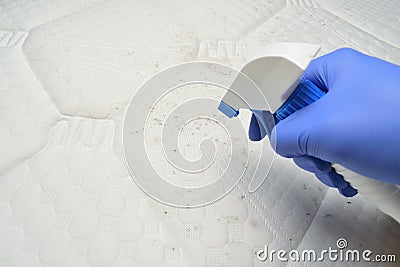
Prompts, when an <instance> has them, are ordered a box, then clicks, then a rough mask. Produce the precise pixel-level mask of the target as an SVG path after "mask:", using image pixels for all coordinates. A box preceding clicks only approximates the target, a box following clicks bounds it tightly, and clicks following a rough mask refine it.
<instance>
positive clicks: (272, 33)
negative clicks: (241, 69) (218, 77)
mask: <svg viewBox="0 0 400 267" xmlns="http://www.w3.org/2000/svg"><path fill="white" fill-rule="evenodd" d="M399 12H400V1H375V0H368V1H355V0H347V1H345V0H340V1H333V0H319V1H316V0H315V1H313V0H304V1H303V0H287V1H284V0H274V1H269V0H256V1H251V2H250V1H228V0H221V1H211V0H206V1H199V2H189V1H184V0H176V1H173V2H167V1H161V0H155V1H145V0H138V1H128V0H125V1H124V0H119V1H106V0H89V1H78V0H73V1H61V0H31V1H25V0H21V1H16V0H4V1H0V59H1V60H0V151H1V153H0V175H1V177H0V266H149V267H150V266H163V267H167V266H269V265H270V264H271V263H270V262H268V261H266V262H262V261H260V260H259V259H258V258H257V255H256V254H257V252H258V251H259V250H260V249H263V248H264V247H265V246H268V247H269V248H270V249H275V250H280V249H284V250H287V251H290V250H295V249H297V250H306V249H315V250H316V251H321V250H322V249H324V248H326V249H327V248H328V247H329V246H331V247H335V246H336V241H337V240H338V239H340V238H345V239H346V241H347V242H348V247H349V248H352V249H360V250H361V249H369V250H371V251H373V252H374V253H375V254H378V253H382V254H396V253H398V252H399V251H400V225H399V224H398V223H396V222H395V221H394V220H393V219H392V218H390V217H389V216H387V215H385V214H384V213H382V212H381V211H379V210H378V209H377V208H375V207H374V206H373V205H371V204H369V203H368V202H367V201H366V200H365V199H364V198H363V197H362V196H361V195H358V196H356V197H354V198H344V197H342V196H340V195H339V194H338V193H337V191H336V190H333V189H327V188H326V187H325V186H324V185H323V184H321V183H320V182H319V181H318V180H317V179H316V178H314V177H313V175H312V174H310V173H307V172H305V171H302V170H300V169H299V168H298V167H296V166H295V165H294V163H293V162H292V161H291V160H289V159H284V158H281V157H278V156H277V157H276V158H275V159H274V163H273V164H272V167H271V170H270V174H269V176H268V179H267V180H266V181H265V182H264V183H263V184H262V186H261V187H260V188H259V189H258V190H257V191H256V192H254V193H249V192H248V190H247V186H248V184H249V179H246V177H244V178H243V179H241V180H240V181H239V183H238V184H237V185H236V186H235V187H234V188H233V190H232V191H231V192H229V194H227V195H226V196H225V197H224V198H222V199H221V200H219V201H216V202H214V203H212V204H210V205H206V206H203V207H200V208H195V209H182V208H176V207H171V206H168V205H164V204H161V203H159V202H157V201H155V200H153V199H152V198H150V197H149V196H148V195H146V194H145V193H144V192H143V191H142V190H141V189H140V188H139V186H138V185H137V184H136V183H135V181H134V179H132V177H131V174H130V173H129V171H128V168H127V166H126V164H125V160H124V153H123V142H122V131H123V120H124V115H125V111H126V109H127V107H128V105H129V103H130V101H131V99H132V97H134V96H135V93H136V92H137V91H138V90H139V88H140V87H141V85H142V84H143V83H144V82H145V81H147V80H148V79H150V78H151V77H152V76H153V75H154V74H156V73H158V72H159V71H161V70H162V69H165V68H167V67H170V66H174V65H177V64H180V63H185V62H189V61H195V60H208V61H213V62H218V63H223V64H225V65H228V66H233V67H234V66H237V64H238V63H239V62H241V61H242V60H243V55H244V54H246V53H248V52H249V51H254V50H257V48H258V47H261V46H264V45H267V44H271V43H276V42H282V41H284V42H308V43H316V44H320V45H321V47H322V49H321V51H320V55H322V54H325V53H328V52H330V51H333V50H335V49H337V48H340V47H344V46H346V47H352V48H355V49H357V50H359V51H361V52H364V53H367V54H370V55H374V56H376V57H379V58H382V59H385V60H388V61H391V62H393V63H396V64H400V49H399V46H400V16H399V15H398V14H399ZM222 95H223V91H221V89H220V88H218V87H213V86H208V87H207V88H198V87H196V86H195V85H193V86H186V87H182V88H179V89H177V90H174V91H173V92H172V93H171V94H169V95H166V96H165V97H164V100H162V101H160V102H159V103H157V105H155V106H154V109H153V110H152V113H151V114H150V115H149V118H150V119H149V123H148V125H147V126H146V127H147V128H146V131H145V133H146V135H145V138H144V139H145V142H146V148H147V152H148V157H149V159H150V160H151V161H152V164H154V168H155V169H157V170H158V171H159V172H161V173H164V174H165V173H166V174H168V175H167V176H168V179H171V181H178V180H179V179H181V178H182V177H184V175H183V174H182V173H180V172H179V170H176V169H174V167H173V166H171V165H170V164H168V162H166V161H165V158H163V157H162V153H160V151H161V150H160V149H162V139H161V137H160V134H159V130H160V128H161V126H162V122H163V120H164V119H165V116H167V115H168V114H169V112H170V111H171V110H174V109H176V108H177V107H178V106H179V105H180V104H182V103H184V102H185V101H188V100H192V99H197V98H209V99H212V100H213V101H218V99H220V98H221V97H222ZM210 110H212V111H210V112H211V114H212V115H215V116H220V114H218V111H217V110H216V108H215V107H214V106H212V104H211V105H210ZM214 110H215V111H214ZM189 111H190V112H193V114H195V115H197V116H199V119H198V120H197V121H194V122H193V123H192V124H188V125H187V127H185V128H184V129H183V130H182V131H181V133H180V136H179V138H180V145H181V146H180V149H181V151H180V152H181V153H182V154H183V155H184V156H185V157H187V158H188V159H190V160H196V159H198V158H199V157H200V156H201V151H200V149H199V147H200V143H201V142H202V140H204V139H205V138H210V135H212V137H211V140H213V142H214V144H215V147H216V149H218V151H219V153H218V155H219V156H218V157H216V158H215V164H214V165H212V166H211V168H209V169H208V170H207V172H204V173H202V174H200V175H199V176H196V179H198V180H196V182H199V181H201V182H204V183H207V182H210V181H212V179H214V178H218V176H219V174H220V172H221V168H223V167H224V166H225V165H226V159H227V158H229V157H233V155H230V153H229V152H230V150H229V146H228V145H227V143H228V142H229V141H232V140H234V141H235V142H236V143H238V144H239V145H240V148H243V149H244V150H246V151H247V153H248V155H249V160H246V158H245V157H241V156H235V157H234V158H235V159H234V160H235V162H236V163H237V164H236V165H235V168H234V170H231V171H232V176H235V175H237V173H239V172H241V171H242V170H243V168H247V169H254V168H256V167H257V166H256V163H257V162H256V160H255V159H257V155H258V154H259V153H260V151H261V150H262V149H265V150H266V154H265V155H264V157H265V158H263V159H265V160H264V161H262V163H261V164H267V162H268V160H269V159H270V157H271V155H273V152H272V150H271V149H269V148H268V147H267V148H266V147H265V143H264V146H263V143H262V142H261V143H254V142H250V141H247V136H246V134H247V133H246V131H247V129H246V125H248V120H249V115H250V114H249V113H248V112H247V113H246V112H243V114H241V115H240V120H241V123H242V124H243V125H244V126H243V127H242V128H241V130H240V131H238V132H229V134H228V135H227V134H226V132H225V131H223V130H222V128H221V127H220V125H218V123H215V121H207V120H204V119H202V117H201V116H202V111H201V110H194V111H193V110H190V109H189ZM196 112H197V113H196ZM212 112H214V113H212ZM175 114H176V115H177V116H179V112H178V113H175ZM220 120H223V119H222V118H221V119H220ZM189 182H190V181H189ZM397 257H398V259H397V260H398V261H399V260H400V258H399V257H400V255H399V254H397ZM273 263H274V264H276V265H277V266H286V265H289V266H299V265H304V266H309V265H312V264H314V265H315V266H354V265H359V266H364V265H365V262H359V263H357V262H329V263H327V264H325V263H321V262H315V263H309V262H301V263H299V262H296V263H293V262H289V263H287V262H278V261H275V262H273ZM324 264H325V265H324ZM397 264H398V263H397ZM391 265H392V266H396V263H385V266H391ZM371 266H379V263H376V262H375V263H371Z"/></svg>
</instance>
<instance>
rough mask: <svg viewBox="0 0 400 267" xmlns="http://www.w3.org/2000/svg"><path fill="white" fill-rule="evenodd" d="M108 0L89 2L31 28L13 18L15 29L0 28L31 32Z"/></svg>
mask: <svg viewBox="0 0 400 267" xmlns="http://www.w3.org/2000/svg"><path fill="white" fill-rule="evenodd" d="M108 1H109V0H103V1H100V2H97V1H93V3H91V4H89V5H88V6H84V7H81V8H79V9H77V10H72V11H71V12H69V13H67V14H64V15H62V16H60V17H55V18H51V19H50V20H48V21H45V22H43V23H40V24H38V25H35V26H33V27H31V28H29V27H28V28H20V27H19V26H18V21H15V20H14V19H11V21H12V23H13V25H14V26H16V28H15V29H11V28H10V29H8V30H7V29H3V28H1V29H0V30H5V31H27V32H29V31H31V30H33V29H35V28H37V27H40V26H42V25H45V24H49V23H51V22H53V21H54V20H56V19H60V18H64V17H66V16H69V15H71V14H74V13H79V12H81V11H83V10H86V9H90V8H93V7H95V6H97V5H98V4H102V3H104V2H108ZM8 2H10V1H8ZM6 13H7V14H9V12H8V9H6Z"/></svg>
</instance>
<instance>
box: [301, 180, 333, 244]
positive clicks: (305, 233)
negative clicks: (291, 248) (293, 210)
mask: <svg viewBox="0 0 400 267" xmlns="http://www.w3.org/2000/svg"><path fill="white" fill-rule="evenodd" d="M328 191H329V188H328V190H326V191H325V194H324V196H323V197H322V200H321V203H320V204H319V206H318V208H317V210H316V211H315V213H314V216H313V217H312V218H311V220H310V224H309V225H308V227H307V229H305V231H304V234H303V236H302V237H301V239H300V241H299V243H298V244H297V247H296V249H297V250H298V249H299V247H300V245H301V244H302V243H303V240H304V237H306V235H307V233H308V230H309V229H310V227H311V225H312V223H313V222H314V218H315V217H316V216H317V214H318V212H319V210H320V209H321V207H322V203H323V202H324V200H325V198H326V196H327V195H328Z"/></svg>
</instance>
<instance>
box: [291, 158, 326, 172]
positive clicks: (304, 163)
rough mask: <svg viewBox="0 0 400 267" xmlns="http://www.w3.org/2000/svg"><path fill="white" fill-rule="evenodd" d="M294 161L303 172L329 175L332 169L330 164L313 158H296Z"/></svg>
mask: <svg viewBox="0 0 400 267" xmlns="http://www.w3.org/2000/svg"><path fill="white" fill-rule="evenodd" d="M293 161H294V163H296V165H297V166H299V167H300V168H302V169H303V170H306V171H309V172H312V173H329V172H330V171H331V169H332V167H331V164H330V163H329V162H326V161H323V160H321V159H318V158H315V157H311V156H300V157H294V158H293Z"/></svg>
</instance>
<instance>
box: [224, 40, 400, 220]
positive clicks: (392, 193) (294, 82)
mask: <svg viewBox="0 0 400 267" xmlns="http://www.w3.org/2000/svg"><path fill="white" fill-rule="evenodd" d="M319 50H320V46H319V45H314V44H306V43H278V44H274V45H270V46H267V47H264V48H263V49H262V50H260V51H258V52H257V53H256V54H254V55H252V56H250V57H248V59H247V60H246V63H245V64H244V65H243V67H242V68H241V70H240V73H241V74H243V75H244V76H247V77H248V78H249V79H251V80H252V81H253V82H254V83H255V85H256V86H257V87H258V89H259V91H258V92H254V91H251V90H248V88H245V87H243V86H241V84H243V81H241V79H243V78H242V77H241V76H240V75H239V76H238V77H237V79H236V80H235V81H234V82H233V84H232V86H231V88H229V90H228V91H227V92H226V94H225V95H224V97H223V98H222V100H221V103H220V105H219V107H218V109H219V110H220V111H221V112H223V113H224V114H225V115H226V116H228V117H229V118H233V117H236V116H237V115H238V114H239V109H242V108H245V109H250V110H253V111H254V110H263V111H267V112H270V114H271V116H269V117H268V118H267V120H268V119H270V120H273V121H272V123H268V122H267V123H265V124H264V125H260V126H262V127H260V128H261V129H260V130H261V131H262V132H261V134H262V135H264V136H265V135H267V134H269V133H270V131H271V130H272V129H271V125H276V124H278V123H279V122H280V121H282V120H284V119H285V118H287V117H289V116H290V115H291V114H293V113H294V112H296V111H297V110H300V109H302V108H304V107H305V106H307V105H310V104H312V103H313V102H315V101H318V99H320V98H321V97H323V96H324V95H325V94H326V93H327V92H325V91H324V90H321V89H320V88H318V87H317V86H316V85H314V84H313V83H312V82H311V81H309V80H306V79H304V78H302V77H301V75H302V74H303V72H304V71H305V70H306V68H307V66H308V65H309V64H310V62H311V61H312V60H313V59H314V57H315V56H316V55H317V53H318V52H319ZM264 100H266V101H264ZM254 114H255V115H256V116H257V114H259V113H254ZM258 116H259V115H258ZM257 119H258V121H259V122H262V121H263V120H264V121H265V119H266V118H265V117H264V118H259V117H258V118H257ZM332 167H333V168H334V169H335V171H336V172H337V173H338V174H340V175H342V176H343V177H344V179H345V180H346V181H348V182H349V183H350V185H351V186H350V187H349V188H347V190H346V191H347V192H346V194H345V195H346V196H349V197H351V196H354V195H355V194H357V190H358V192H359V193H360V194H362V195H363V196H364V198H366V199H367V200H368V201H369V202H371V203H372V204H374V205H375V206H377V207H378V208H379V209H381V210H382V211H383V212H385V213H387V214H388V215H390V216H392V217H393V218H394V219H395V220H397V221H398V222H400V188H399V187H398V186H396V185H392V184H388V183H384V182H381V181H378V180H373V179H370V178H368V177H365V176H362V175H360V174H357V173H355V172H352V171H350V170H348V169H346V168H344V167H343V166H341V165H339V164H335V163H332ZM251 187H252V184H251V183H250V185H249V191H250V192H252V191H254V190H252V189H251ZM354 188H357V190H355V189H354Z"/></svg>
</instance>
